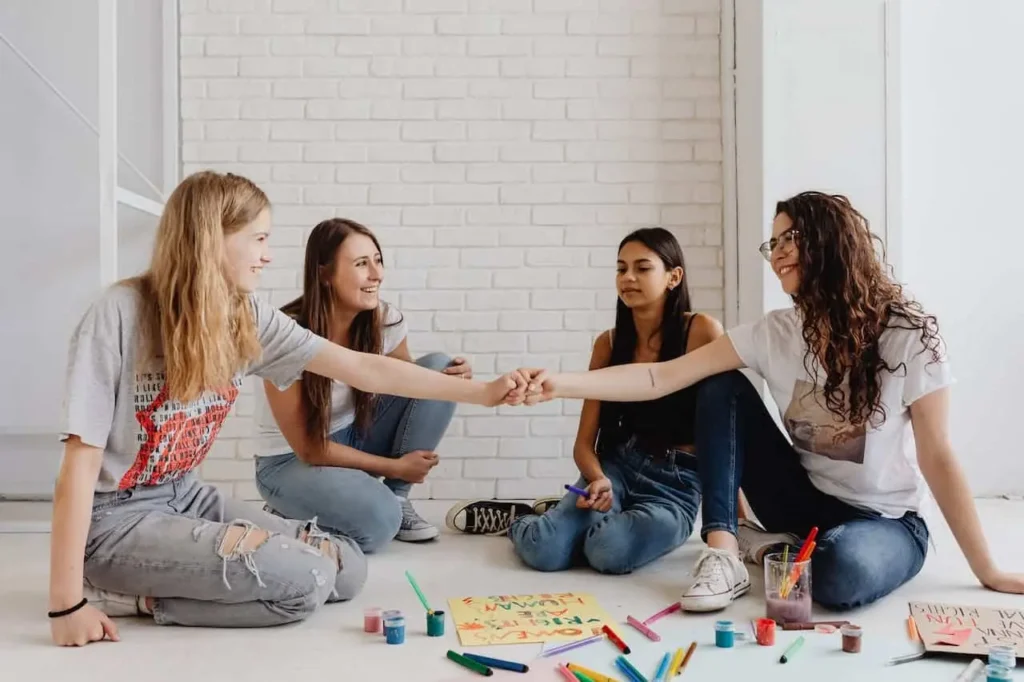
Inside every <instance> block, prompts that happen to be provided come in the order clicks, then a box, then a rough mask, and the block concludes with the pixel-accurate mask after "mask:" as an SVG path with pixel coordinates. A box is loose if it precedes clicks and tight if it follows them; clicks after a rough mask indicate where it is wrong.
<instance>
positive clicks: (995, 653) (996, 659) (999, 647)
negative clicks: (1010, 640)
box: [988, 644, 1017, 670]
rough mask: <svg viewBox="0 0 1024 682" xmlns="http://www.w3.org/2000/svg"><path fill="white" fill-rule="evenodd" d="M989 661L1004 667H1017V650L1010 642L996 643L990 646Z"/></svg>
mask: <svg viewBox="0 0 1024 682" xmlns="http://www.w3.org/2000/svg"><path fill="white" fill-rule="evenodd" d="M988 662H989V663H991V664H992V665H999V666H1002V667H1004V668H1010V669H1011V670H1012V669H1013V668H1016V667H1017V650H1016V649H1014V648H1013V647H1012V646H1010V645H1008V644H995V645H993V646H990V647H989V648H988Z"/></svg>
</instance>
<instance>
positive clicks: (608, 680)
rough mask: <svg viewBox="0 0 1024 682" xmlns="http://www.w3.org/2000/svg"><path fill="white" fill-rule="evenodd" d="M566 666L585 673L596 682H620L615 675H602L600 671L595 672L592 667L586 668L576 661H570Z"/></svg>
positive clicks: (576, 671) (575, 671)
mask: <svg viewBox="0 0 1024 682" xmlns="http://www.w3.org/2000/svg"><path fill="white" fill-rule="evenodd" d="M565 667H566V668H568V669H569V670H571V671H573V672H574V673H583V674H584V675H586V676H587V677H589V678H590V679H592V680H593V681H594V682H618V680H616V679H615V678H613V677H608V676H607V675H602V674H601V673H599V672H595V671H593V670H591V669H590V668H584V667H583V666H582V665H576V664H575V663H569V664H567V665H566V666H565Z"/></svg>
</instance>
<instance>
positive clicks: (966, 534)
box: [910, 388, 1024, 594]
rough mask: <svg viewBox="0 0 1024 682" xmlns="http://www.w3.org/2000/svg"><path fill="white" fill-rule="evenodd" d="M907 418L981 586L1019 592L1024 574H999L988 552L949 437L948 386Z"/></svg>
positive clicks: (925, 471) (920, 457)
mask: <svg viewBox="0 0 1024 682" xmlns="http://www.w3.org/2000/svg"><path fill="white" fill-rule="evenodd" d="M910 419H911V423H912V424H913V428H914V440H915V442H916V443H917V461H918V464H919V465H920V467H921V473H922V474H923V475H924V478H925V481H927V482H928V486H929V487H930V488H931V491H932V494H933V495H934V496H935V501H936V502H938V504H939V509H940V510H941V511H942V515H943V516H944V517H945V519H946V523H948V524H949V528H950V530H951V531H953V537H954V538H956V541H957V544H959V545H960V550H961V551H962V552H963V553H964V557H965V558H966V559H967V563H968V564H969V565H970V567H971V570H972V571H974V575H976V576H977V577H978V580H979V581H981V584H982V585H984V586H985V587H987V588H989V589H992V590H996V591H997V592H1013V593H1017V594H1021V593H1024V576H1022V575H1017V574H1012V573H1003V572H1002V571H1000V570H999V568H998V567H997V566H996V565H995V562H994V561H993V560H992V555H991V554H990V553H989V548H988V542H986V540H985V533H984V531H983V530H982V528H981V521H980V520H979V518H978V509H977V507H976V506H975V504H974V497H973V496H972V495H971V489H970V486H968V485H967V477H966V476H964V471H963V469H962V468H961V467H960V463H959V462H958V461H957V458H956V455H955V454H954V453H953V447H952V446H951V445H950V442H949V433H948V429H947V425H948V423H949V389H948V388H942V389H939V390H937V391H933V392H931V393H929V394H928V395H926V396H924V397H922V398H919V399H917V400H916V401H914V403H913V404H911V406H910Z"/></svg>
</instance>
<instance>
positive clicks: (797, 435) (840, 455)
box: [728, 308, 953, 518]
mask: <svg viewBox="0 0 1024 682" xmlns="http://www.w3.org/2000/svg"><path fill="white" fill-rule="evenodd" d="M896 324H899V323H898V322H897V323H896ZM728 336H729V339H730V340H731V341H732V344H733V347H734V348H735V349H736V352H737V354H738V355H739V356H740V359H741V360H742V361H743V363H744V364H745V365H746V366H747V367H749V368H750V369H752V370H754V371H755V372H756V373H757V374H759V375H760V376H761V377H762V378H764V380H765V382H766V383H767V385H768V390H769V391H770V392H771V395H772V399H773V400H774V401H775V404H776V405H778V406H779V410H780V414H781V417H782V423H783V425H784V427H785V429H786V431H787V433H788V434H789V437H790V440H791V441H792V443H793V446H794V448H795V449H796V451H797V452H798V453H799V454H800V461H801V464H803V466H804V468H805V469H806V470H807V473H808V476H809V477H810V480H811V483H813V484H814V486H815V487H817V488H818V489H819V490H821V491H822V492H824V493H826V494H828V495H832V496H833V497H836V498H838V499H840V500H842V501H844V502H846V503H848V504H851V505H853V506H856V507H860V508H864V509H870V510H873V511H876V512H878V513H879V514H881V515H883V516H886V517H890V518H899V517H901V516H903V514H904V513H906V512H907V511H914V512H920V511H922V508H923V507H924V506H925V504H926V500H927V499H928V486H927V484H926V483H925V481H924V478H923V477H922V475H921V471H920V469H919V468H918V465H917V449H916V446H915V442H914V432H913V427H912V425H911V421H910V405H911V404H912V403H913V402H914V401H916V400H917V399H918V398H920V397H922V396H924V395H926V394H928V393H931V392H933V391H936V390H938V389H940V388H943V387H945V386H949V385H951V384H952V383H953V378H952V372H951V370H950V367H949V364H948V362H947V361H946V357H945V346H944V345H943V344H942V343H941V340H940V345H939V352H940V357H939V360H938V361H936V360H935V359H934V357H933V354H932V351H931V350H929V349H927V348H925V345H924V343H923V342H922V340H921V332H920V331H918V330H913V329H902V328H899V327H890V328H888V329H886V330H885V331H884V332H883V333H882V337H881V339H880V341H879V351H880V354H881V356H882V359H883V360H884V361H885V362H886V364H888V365H889V367H894V368H897V369H896V371H895V372H888V371H886V370H884V369H883V370H882V371H881V375H880V376H881V401H882V405H883V407H884V408H885V421H884V422H881V423H879V420H878V417H877V415H874V416H872V418H871V419H869V423H867V424H862V425H859V426H852V425H850V424H849V423H847V422H845V421H843V420H839V419H838V418H837V417H836V416H835V415H834V414H833V413H832V412H830V411H829V410H828V408H827V407H826V405H825V396H824V393H823V386H824V381H825V372H824V370H823V369H822V368H821V366H820V365H819V364H818V363H817V360H814V361H812V364H811V370H812V372H814V371H816V372H817V380H816V379H815V377H814V376H812V375H811V374H810V373H808V371H807V369H806V368H805V367H804V353H805V350H806V345H805V343H804V340H803V336H802V326H801V320H800V314H799V312H798V311H797V310H796V309H792V308H790V309H786V310H775V311H772V312H771V313H769V314H768V315H766V316H765V317H764V318H762V319H761V320H759V321H757V322H755V323H752V324H746V325H740V326H738V327H736V328H734V329H731V330H729V332H728ZM755 456H756V454H755Z"/></svg>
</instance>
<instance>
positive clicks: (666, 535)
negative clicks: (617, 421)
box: [508, 441, 700, 574]
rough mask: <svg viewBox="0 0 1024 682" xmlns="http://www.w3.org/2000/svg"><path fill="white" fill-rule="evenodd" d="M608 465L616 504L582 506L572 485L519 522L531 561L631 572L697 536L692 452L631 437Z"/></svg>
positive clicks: (516, 527)
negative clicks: (645, 446)
mask: <svg viewBox="0 0 1024 682" xmlns="http://www.w3.org/2000/svg"><path fill="white" fill-rule="evenodd" d="M601 467H602V468H603V469H604V474H605V476H607V477H608V480H610V481H611V482H612V497H613V498H614V501H613V504H612V509H611V511H609V512H607V513H601V512H596V511H591V510H588V509H578V508H577V507H576V495H575V494H573V493H566V495H565V497H563V498H562V499H561V501H559V503H558V504H557V505H556V506H555V507H553V508H552V509H549V510H548V511H547V512H545V513H544V514H543V515H541V516H522V517H520V518H518V519H516V520H515V521H514V522H513V524H512V526H511V528H509V532H508V534H509V537H510V538H511V540H512V547H513V548H514V550H515V553H516V555H518V556H519V558H520V559H522V560H523V562H524V563H525V564H526V565H527V566H530V567H531V568H534V569H536V570H538V571H563V570H565V569H568V568H570V567H572V566H573V565H576V564H579V563H583V562H586V563H587V564H589V565H590V567H591V568H593V569H594V570H596V571H598V572H600V573H615V574H619V573H629V572H631V571H633V570H635V569H637V568H640V567H641V566H644V565H646V564H648V563H650V562H652V561H654V560H655V559H657V558H659V557H661V556H662V555H664V554H667V553H668V552H671V551H672V550H673V549H675V548H676V547H679V546H680V545H682V544H683V543H684V542H686V539H687V538H688V537H690V533H691V532H693V524H694V520H695V519H696V518H697V509H698V508H699V506H700V481H699V479H698V478H697V473H696V471H695V467H696V460H695V458H694V456H693V455H690V454H688V453H685V452H681V451H678V450H676V451H671V452H669V453H665V454H661V455H652V454H648V453H645V452H643V451H642V450H640V449H638V448H637V447H636V445H635V444H634V443H633V442H632V441H631V442H629V443H626V444H625V445H620V446H618V447H615V448H613V449H612V451H611V452H610V453H609V455H608V456H602V457H601ZM576 485H577V486H578V487H580V488H585V487H586V486H587V481H585V480H584V479H583V478H582V477H581V478H580V479H579V480H578V481H577V482H576Z"/></svg>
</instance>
